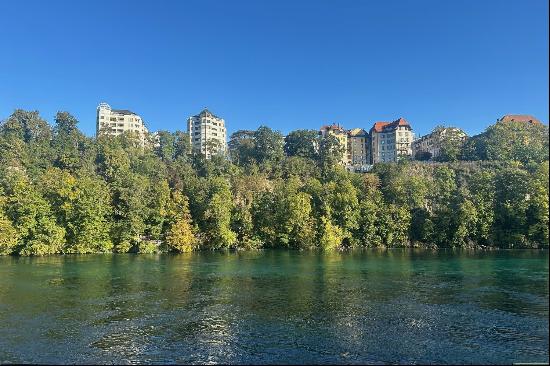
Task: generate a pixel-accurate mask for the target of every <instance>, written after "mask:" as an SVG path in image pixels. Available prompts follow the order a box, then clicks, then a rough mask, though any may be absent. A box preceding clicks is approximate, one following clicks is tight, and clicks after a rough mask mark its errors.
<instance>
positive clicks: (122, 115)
mask: <svg viewBox="0 0 550 366" xmlns="http://www.w3.org/2000/svg"><path fill="white" fill-rule="evenodd" d="M124 132H132V133H135V134H137V135H138V136H139V139H140V141H141V145H142V146H144V145H145V139H146V137H147V133H148V131H147V127H145V123H144V122H143V120H142V119H141V117H140V116H139V115H137V114H136V113H134V112H132V111H129V110H127V109H112V108H111V106H110V105H109V104H107V103H100V104H99V105H98V106H97V118H96V136H99V135H101V134H106V135H111V136H118V135H121V134H122V133H124Z"/></svg>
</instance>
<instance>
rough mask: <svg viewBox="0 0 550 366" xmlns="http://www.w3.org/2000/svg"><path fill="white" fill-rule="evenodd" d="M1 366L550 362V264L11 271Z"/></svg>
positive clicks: (262, 258) (51, 266)
mask: <svg viewBox="0 0 550 366" xmlns="http://www.w3.org/2000/svg"><path fill="white" fill-rule="evenodd" d="M0 279H1V281H0V324H2V326H1V327H0V363H3V362H35V363H36V362H39V363H48V362H52V363H60V362H65V363H125V364H129V363H475V362H481V363H508V364H509V363H512V362H548V252H541V251H499V252H449V251H439V252H438V251H421V250H386V251H374V250H372V251H358V252H350V253H325V254H323V253H300V252H291V251H264V252H245V253H211V252H208V253H193V254H185V255H97V256H95V255H85V256H58V257H41V258H13V257H2V258H0Z"/></svg>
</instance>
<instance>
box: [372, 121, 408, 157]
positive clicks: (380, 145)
mask: <svg viewBox="0 0 550 366" xmlns="http://www.w3.org/2000/svg"><path fill="white" fill-rule="evenodd" d="M370 135H371V160H372V163H373V164H376V163H388V162H395V161H398V160H399V159H401V158H404V157H411V156H412V142H413V137H414V133H413V131H412V127H411V125H410V124H409V122H407V121H406V120H405V119H404V118H399V119H397V120H395V121H393V122H376V123H375V124H374V126H372V128H371V129H370Z"/></svg>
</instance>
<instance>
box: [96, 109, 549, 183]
mask: <svg viewBox="0 0 550 366" xmlns="http://www.w3.org/2000/svg"><path fill="white" fill-rule="evenodd" d="M507 122H524V123H532V124H541V122H540V121H539V120H538V119H536V118H535V117H533V116H530V115H523V114H508V115H505V116H503V117H502V118H500V119H497V123H507ZM123 133H131V134H134V135H136V136H137V137H138V138H139V141H141V145H142V146H145V145H146V144H147V143H148V141H149V140H148V136H149V135H150V136H152V140H153V144H155V141H154V140H155V137H156V134H155V133H153V134H149V132H148V130H147V127H146V126H145V122H144V121H143V119H142V118H141V117H140V116H139V115H138V114H136V113H134V112H132V111H129V110H126V109H112V108H111V106H109V104H107V103H100V104H99V106H98V107H97V120H96V134H97V136H99V135H111V136H118V135H121V134H123ZM187 133H188V134H189V141H190V143H191V147H192V148H193V149H194V150H195V151H198V152H200V153H201V154H203V155H204V156H205V157H206V158H207V159H210V158H211V157H212V156H213V155H216V154H226V152H227V130H226V127H225V120H224V119H223V118H221V117H218V116H216V115H214V114H213V113H212V112H210V111H209V110H208V109H206V108H205V109H203V110H202V111H201V112H200V113H199V114H197V115H194V116H191V117H189V118H188V119H187ZM319 135H320V137H321V138H326V137H327V136H334V137H335V138H336V140H337V141H338V142H339V143H340V145H341V146H342V156H341V158H340V164H341V165H343V166H345V167H346V169H348V170H350V171H356V172H365V171H368V170H370V168H371V167H372V166H373V165H374V164H377V163H389V162H396V161H399V160H400V159H403V158H408V159H419V160H430V159H435V158H437V157H439V156H440V154H441V151H442V146H443V145H444V144H445V143H446V142H449V141H456V140H460V141H464V140H466V139H467V138H468V136H467V135H466V133H465V132H464V131H462V130H461V129H460V128H457V127H444V126H438V127H436V128H435V129H434V130H433V131H432V132H431V133H429V134H427V135H425V136H421V137H420V138H416V139H415V135H414V132H413V129H412V127H411V125H410V124H409V122H407V120H405V119H404V118H398V119H396V120H395V121H387V122H386V121H379V122H375V123H374V124H373V126H372V127H371V128H370V130H369V131H368V132H367V131H366V130H364V129H363V128H352V129H350V130H346V129H345V128H344V127H343V126H341V125H340V124H331V125H323V126H322V127H321V128H320V129H319Z"/></svg>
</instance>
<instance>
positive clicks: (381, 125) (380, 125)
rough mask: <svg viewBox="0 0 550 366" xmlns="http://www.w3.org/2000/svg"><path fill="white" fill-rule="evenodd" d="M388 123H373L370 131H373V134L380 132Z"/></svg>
mask: <svg viewBox="0 0 550 366" xmlns="http://www.w3.org/2000/svg"><path fill="white" fill-rule="evenodd" d="M390 123H391V122H374V125H373V126H372V128H371V131H372V130H374V132H382V129H383V128H384V127H385V126H387V125H389V124H390Z"/></svg>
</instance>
